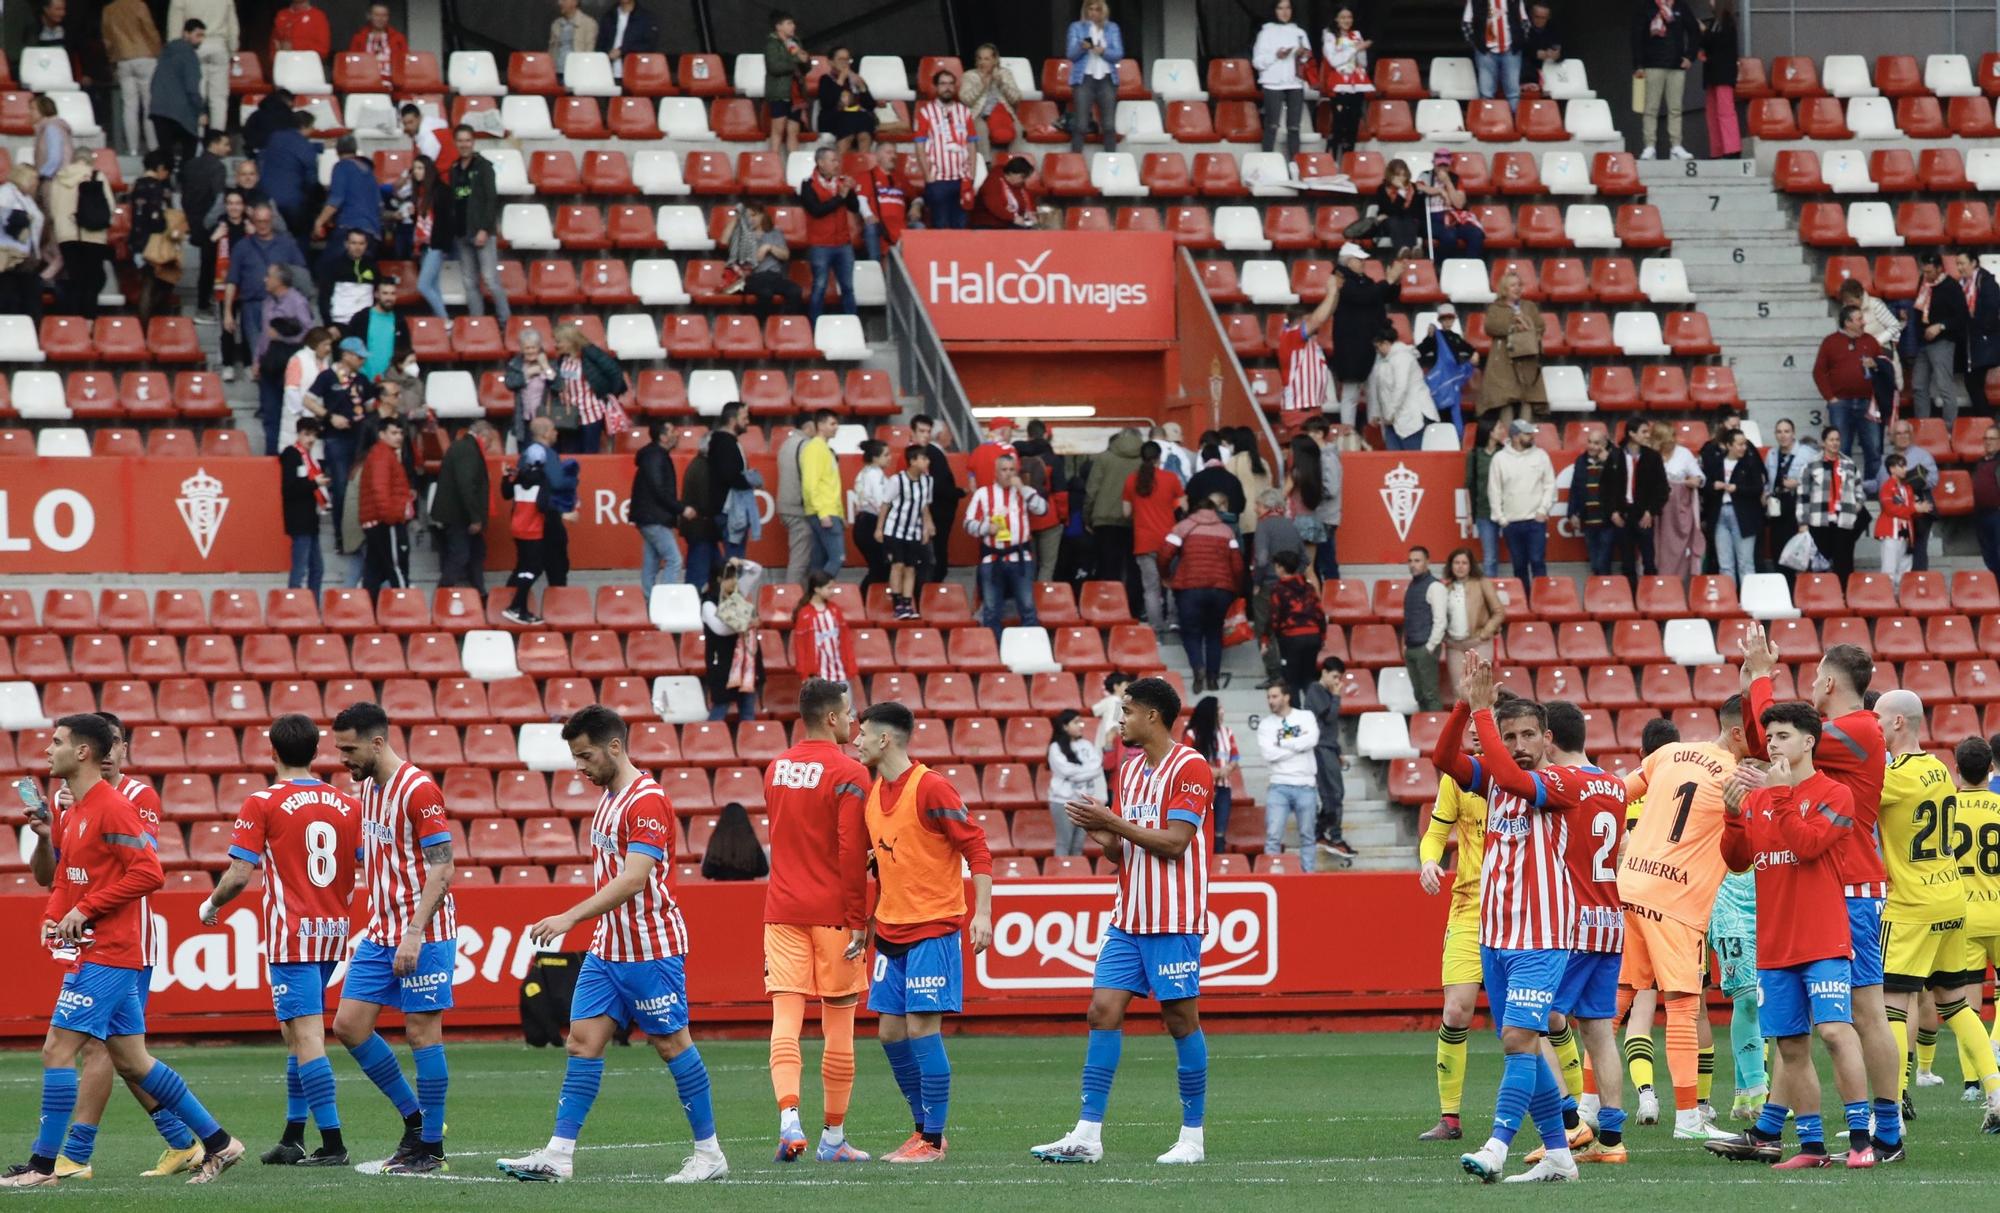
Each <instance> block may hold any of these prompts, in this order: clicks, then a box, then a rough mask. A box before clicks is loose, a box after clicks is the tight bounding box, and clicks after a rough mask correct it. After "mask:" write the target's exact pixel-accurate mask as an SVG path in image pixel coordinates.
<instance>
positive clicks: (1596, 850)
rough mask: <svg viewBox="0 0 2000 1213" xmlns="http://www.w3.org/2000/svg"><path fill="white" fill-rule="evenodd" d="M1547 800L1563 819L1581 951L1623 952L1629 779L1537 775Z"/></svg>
mask: <svg viewBox="0 0 2000 1213" xmlns="http://www.w3.org/2000/svg"><path fill="white" fill-rule="evenodd" d="M1535 775H1536V776H1537V777H1538V778H1539V779H1540V780H1541V782H1542V784H1543V787H1544V789H1545V802H1546V803H1547V804H1548V805H1549V806H1550V807H1551V808H1558V807H1559V808H1560V809H1561V812H1562V815H1563V817H1564V833H1565V835H1566V838H1565V840H1564V846H1563V861H1564V862H1565V863H1566V864H1567V865H1568V866H1569V884H1570V889H1571V891H1572V892H1573V893H1574V894H1575V895H1576V942H1575V944H1574V945H1573V946H1574V947H1575V949H1576V950H1577V951H1579V952H1614V953H1617V952H1623V951H1624V950H1625V903H1624V901H1623V899H1621V898H1620V897H1619V896H1618V852H1619V848H1620V845H1621V844H1622V843H1623V842H1624V840H1625V812H1626V808H1627V804H1626V799H1627V798H1626V795H1625V781H1624V780H1622V779H1620V778H1618V777H1617V776H1615V775H1612V774H1609V773H1608V772H1605V771H1602V770H1600V769H1598V768H1597V767H1580V766H1579V767H1543V768H1542V769H1540V770H1538V771H1536V772H1535Z"/></svg>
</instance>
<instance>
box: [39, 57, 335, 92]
mask: <svg viewBox="0 0 2000 1213" xmlns="http://www.w3.org/2000/svg"><path fill="white" fill-rule="evenodd" d="M24 66H25V65H24ZM271 83H272V84H274V85H276V86H277V87H279V88H281V89H284V90H286V91H287V92H290V93H291V94H292V95H293V96H295V97H318V96H321V95H323V94H326V93H330V92H332V91H333V86H332V85H331V84H328V83H327V80H326V64H325V63H323V62H321V60H320V57H319V56H318V55H317V54H315V53H314V52H312V51H278V52H277V53H275V54H273V55H272V56H271Z"/></svg>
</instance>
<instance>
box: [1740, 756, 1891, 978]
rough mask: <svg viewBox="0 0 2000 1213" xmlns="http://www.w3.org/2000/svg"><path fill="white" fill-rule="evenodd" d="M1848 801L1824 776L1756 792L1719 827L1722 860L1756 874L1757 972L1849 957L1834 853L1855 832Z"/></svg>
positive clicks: (1849, 943) (1850, 947)
mask: <svg viewBox="0 0 2000 1213" xmlns="http://www.w3.org/2000/svg"><path fill="white" fill-rule="evenodd" d="M1853 814H1854V798H1853V797H1852V796H1850V795H1849V794H1848V791H1847V789H1846V788H1844V787H1842V786H1841V785H1840V784H1839V783H1838V782H1836V781H1834V780H1833V779H1831V778H1829V777H1828V776H1827V774H1826V772H1824V771H1814V772H1813V773H1812V774H1811V775H1808V776H1807V777H1806V778H1805V780H1804V781H1803V782H1801V783H1800V784H1799V785H1798V786H1797V787H1790V788H1788V787H1768V788H1759V789H1757V790H1756V791H1755V792H1752V793H1751V794H1750V795H1749V797H1748V798H1747V799H1746V800H1745V801H1744V805H1743V812H1742V813H1741V814H1739V815H1736V816H1733V817H1728V818H1725V819H1724V821H1723V823H1722V858H1723V859H1724V860H1726V861H1727V862H1728V864H1729V866H1730V867H1731V868H1732V869H1734V870H1735V871H1738V872H1746V871H1749V870H1751V869H1752V868H1755V869H1756V871H1757V967H1758V968H1760V969H1783V968H1789V967H1791V966H1792V965H1800V964H1805V963H1806V962H1808V961H1813V960H1828V959H1834V958H1842V957H1847V956H1851V955H1853V954H1854V941H1853V938H1852V936H1850V935H1849V934H1848V930H1847V902H1846V899H1845V898H1844V897H1843V896H1842V895H1841V891H1840V874H1839V872H1838V871H1837V870H1836V865H1835V863H1834V862H1833V858H1834V853H1835V852H1836V851H1837V849H1838V848H1839V847H1840V846H1842V845H1843V844H1844V843H1845V842H1847V841H1848V840H1850V839H1852V838H1853V837H1854V835H1855V834H1857V833H1858V832H1859V831H1858V830H1857V828H1856V826H1857V822H1856V820H1855V818H1854V815H1853Z"/></svg>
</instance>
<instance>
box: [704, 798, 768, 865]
mask: <svg viewBox="0 0 2000 1213" xmlns="http://www.w3.org/2000/svg"><path fill="white" fill-rule="evenodd" d="M770 874H771V860H770V858H769V857H768V856H766V855H765V854H764V844H763V843H762V842H759V841H758V839H757V829H756V827H755V826H753V825H751V824H750V814H749V813H748V812H746V811H745V810H744V808H743V806H742V805H741V804H740V803H738V802H737V801H734V800H732V801H730V802H729V803H728V804H726V805H723V806H722V814H721V816H719V817H717V818H716V819H715V829H714V831H713V832H711V833H710V834H709V836H708V844H707V846H705V847H704V848H703V849H702V853H701V878H702V879H703V880H762V879H764V878H765V877H766V876H769V875H770Z"/></svg>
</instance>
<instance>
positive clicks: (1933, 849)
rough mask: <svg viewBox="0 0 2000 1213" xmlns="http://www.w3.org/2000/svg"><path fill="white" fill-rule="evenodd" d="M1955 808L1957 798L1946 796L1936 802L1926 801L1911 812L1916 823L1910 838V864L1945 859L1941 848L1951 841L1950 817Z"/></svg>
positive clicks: (1956, 806)
mask: <svg viewBox="0 0 2000 1213" xmlns="http://www.w3.org/2000/svg"><path fill="white" fill-rule="evenodd" d="M1956 808H1958V798H1957V797H1956V796H1946V797H1944V798H1943V799H1942V800H1939V801H1936V802H1932V801H1928V800H1926V801H1924V802H1923V803H1922V804H1920V805H1918V806H1917V807H1916V808H1915V809H1913V810H1911V813H1910V816H1911V817H1913V818H1915V819H1916V823H1917V832H1916V833H1915V834H1914V835H1912V836H1911V838H1910V862H1911V863H1923V862H1925V861H1926V860H1932V859H1942V858H1944V857H1945V852H1944V849H1943V848H1944V847H1945V846H1946V845H1948V844H1949V841H1950V839H1951V817H1952V811H1953V810H1955V809H1956Z"/></svg>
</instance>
